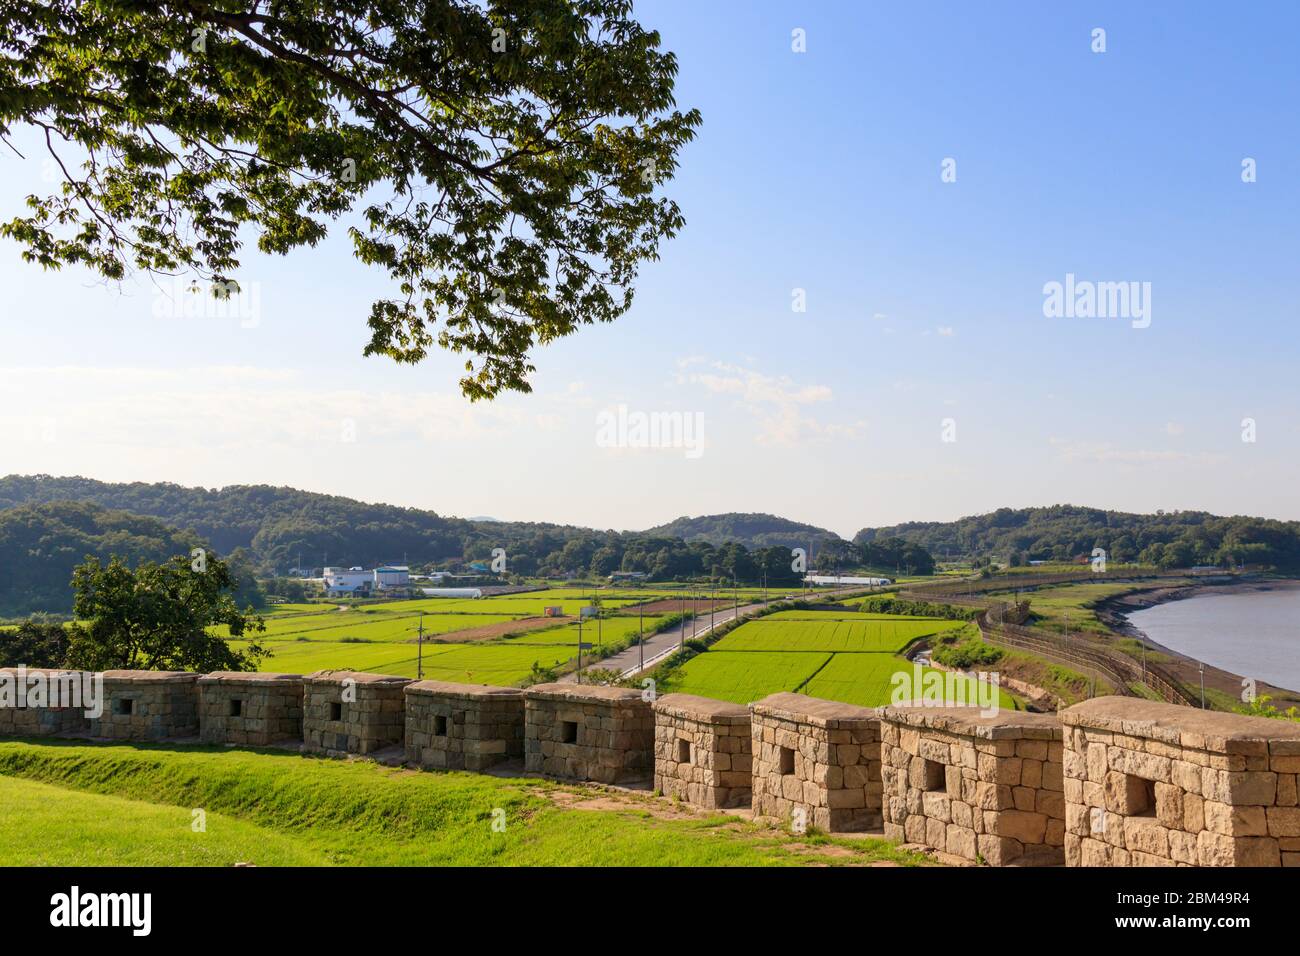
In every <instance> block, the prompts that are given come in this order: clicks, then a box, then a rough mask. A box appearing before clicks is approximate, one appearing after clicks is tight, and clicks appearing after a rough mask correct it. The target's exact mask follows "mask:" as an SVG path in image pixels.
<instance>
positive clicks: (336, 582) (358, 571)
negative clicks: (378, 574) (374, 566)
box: [324, 568, 375, 597]
mask: <svg viewBox="0 0 1300 956" xmlns="http://www.w3.org/2000/svg"><path fill="white" fill-rule="evenodd" d="M324 582H325V594H326V595H327V596H328V597H355V596H356V595H358V594H362V593H366V594H368V593H370V590H371V589H372V588H373V587H374V586H375V572H373V571H367V570H366V569H365V568H326V569H325V576H324Z"/></svg>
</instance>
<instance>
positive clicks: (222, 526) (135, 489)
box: [0, 475, 577, 570]
mask: <svg viewBox="0 0 1300 956" xmlns="http://www.w3.org/2000/svg"><path fill="white" fill-rule="evenodd" d="M52 501H79V502H88V503H91V504H96V505H100V506H102V507H105V508H113V509H120V510H123V511H129V512H132V513H133V514H138V515H150V516H152V517H155V518H159V519H161V520H163V521H165V522H166V523H167V524H169V525H174V526H175V527H178V528H185V529H188V530H190V531H193V532H194V533H195V534H197V535H199V536H200V537H202V538H203V539H205V540H206V541H207V542H209V543H210V544H211V545H212V547H214V548H215V549H216V550H217V551H219V552H221V553H223V554H225V553H229V552H231V551H233V550H234V549H236V548H248V549H249V550H251V551H252V552H253V553H254V554H255V555H256V557H257V560H258V562H259V563H260V564H262V565H263V566H265V567H267V568H276V569H281V570H283V569H286V568H289V567H292V566H295V565H297V564H298V560H299V556H301V559H302V563H303V564H305V565H308V566H310V567H320V566H322V565H323V564H326V563H329V564H339V565H366V566H374V565H376V564H382V563H384V562H393V561H400V560H402V559H403V558H404V557H405V558H407V559H408V560H409V561H411V562H425V561H437V560H441V559H444V558H453V557H460V556H461V555H462V554H463V553H465V551H466V550H467V545H468V546H470V547H469V550H471V551H472V550H475V549H474V548H473V547H472V545H473V542H474V540H475V539H476V538H478V537H480V536H482V534H483V533H482V532H480V531H479V527H480V525H478V524H476V523H474V522H470V521H464V520H461V519H458V518H443V517H441V516H440V515H438V514H436V513H434V512H432V511H422V510H420V509H418V508H400V507H396V506H394V505H385V504H370V503H368V502H363V501H356V500H354V499H352V498H343V497H339V496H337V495H323V494H317V493H315V492H310V491H300V490H298V489H296V488H284V487H273V486H271V485H231V486H228V487H226V488H221V489H218V490H209V489H206V488H187V487H184V486H181V485H174V484H170V483H166V482H156V483H148V482H133V483H130V484H111V483H108V482H103V481H95V480H93V479H89V478H52V477H50V476H48V475H35V476H25V475H10V476H8V477H6V478H0V510H2V509H4V508H11V507H14V506H16V505H24V504H40V503H45V502H52ZM484 524H485V526H486V527H489V528H490V529H491V537H492V538H493V539H496V538H501V537H505V536H511V537H513V536H515V535H518V534H521V533H527V532H528V531H533V530H535V529H541V528H553V527H554V526H547V525H512V524H507V523H484ZM564 530H565V529H557V532H558V533H559V536H560V538H561V543H563V539H564V538H565V535H564V534H563V531H564ZM574 530H577V529H574ZM489 552H490V546H488V550H487V552H485V553H489Z"/></svg>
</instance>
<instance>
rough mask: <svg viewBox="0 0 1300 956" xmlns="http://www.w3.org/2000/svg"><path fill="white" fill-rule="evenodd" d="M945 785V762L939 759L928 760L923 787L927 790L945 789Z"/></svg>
mask: <svg viewBox="0 0 1300 956" xmlns="http://www.w3.org/2000/svg"><path fill="white" fill-rule="evenodd" d="M945 786H946V784H945V782H944V770H943V764H941V763H939V761H937V760H926V761H925V781H924V784H923V789H925V790H927V791H930V790H943V789H944V788H945Z"/></svg>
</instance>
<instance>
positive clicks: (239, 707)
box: [230, 697, 244, 717]
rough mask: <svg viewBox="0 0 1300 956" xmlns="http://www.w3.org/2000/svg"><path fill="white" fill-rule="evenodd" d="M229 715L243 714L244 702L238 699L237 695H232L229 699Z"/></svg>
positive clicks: (241, 715)
mask: <svg viewBox="0 0 1300 956" xmlns="http://www.w3.org/2000/svg"><path fill="white" fill-rule="evenodd" d="M230 716H231V717H243V716H244V702H243V701H242V700H240V699H239V698H238V697H232V698H231V699H230Z"/></svg>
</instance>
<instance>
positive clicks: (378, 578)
mask: <svg viewBox="0 0 1300 956" xmlns="http://www.w3.org/2000/svg"><path fill="white" fill-rule="evenodd" d="M410 585H411V569H410V568H408V567H407V566H406V565H404V564H385V565H384V566H383V567H380V568H375V587H376V588H378V589H379V590H381V591H382V590H383V589H384V588H405V587H410Z"/></svg>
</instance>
